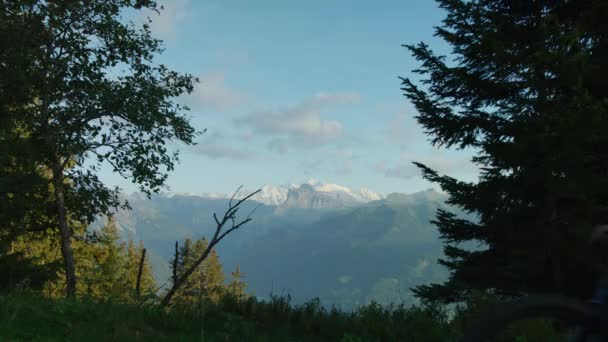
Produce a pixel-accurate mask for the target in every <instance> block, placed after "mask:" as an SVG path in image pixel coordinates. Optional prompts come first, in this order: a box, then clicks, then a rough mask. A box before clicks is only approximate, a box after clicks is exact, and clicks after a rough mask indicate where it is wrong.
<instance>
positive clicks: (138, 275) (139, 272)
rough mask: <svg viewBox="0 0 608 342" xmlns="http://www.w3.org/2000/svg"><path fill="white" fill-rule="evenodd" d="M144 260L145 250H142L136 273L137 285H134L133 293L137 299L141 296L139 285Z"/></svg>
mask: <svg viewBox="0 0 608 342" xmlns="http://www.w3.org/2000/svg"><path fill="white" fill-rule="evenodd" d="M145 260H146V249H145V248H143V249H142V251H141V260H140V261H139V270H138V271H137V284H136V285H135V292H136V293H137V297H140V296H141V291H140V285H141V274H142V273H143V270H144V262H145Z"/></svg>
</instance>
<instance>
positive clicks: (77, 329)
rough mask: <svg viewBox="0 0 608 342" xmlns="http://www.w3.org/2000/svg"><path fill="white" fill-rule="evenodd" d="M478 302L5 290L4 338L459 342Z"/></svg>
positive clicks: (0, 328)
mask: <svg viewBox="0 0 608 342" xmlns="http://www.w3.org/2000/svg"><path fill="white" fill-rule="evenodd" d="M479 306H480V304H479V299H477V303H475V305H470V307H471V309H469V310H462V309H460V310H456V311H454V313H455V316H454V317H452V318H451V319H450V318H449V316H450V315H448V312H447V310H445V309H444V308H442V307H437V306H428V305H427V306H417V307H416V306H414V307H405V306H403V305H400V306H397V305H393V306H388V307H382V306H380V305H378V304H374V303H372V304H369V305H366V306H362V307H360V308H358V309H357V310H356V311H354V312H348V313H346V312H341V311H338V310H336V309H330V310H327V309H325V308H323V307H322V306H321V304H320V302H319V301H318V300H313V301H310V302H308V303H306V304H304V305H299V306H293V305H290V302H289V298H285V297H273V298H272V299H271V300H270V301H267V302H262V301H258V300H256V299H255V298H253V297H252V298H249V299H248V300H245V301H241V302H238V301H236V300H234V298H230V297H226V298H224V299H223V300H222V301H221V302H220V303H216V304H213V303H202V302H201V303H197V304H192V305H189V306H181V307H172V308H171V309H163V308H161V307H160V306H158V305H157V304H154V303H148V304H121V303H113V302H111V301H103V302H101V301H96V300H92V299H87V298H79V299H77V300H66V299H59V300H58V299H54V300H50V299H46V298H43V297H42V296H40V295H37V294H32V293H26V292H19V293H11V294H10V295H0V341H88V342H93V341H342V342H360V341H430V342H432V341H457V340H458V339H459V338H460V337H461V335H462V329H463V327H464V326H466V325H467V324H468V323H469V322H470V320H471V319H472V317H474V316H475V313H476V312H477V311H478V310H480V309H479ZM482 306H483V305H482ZM541 333H543V334H544V332H541Z"/></svg>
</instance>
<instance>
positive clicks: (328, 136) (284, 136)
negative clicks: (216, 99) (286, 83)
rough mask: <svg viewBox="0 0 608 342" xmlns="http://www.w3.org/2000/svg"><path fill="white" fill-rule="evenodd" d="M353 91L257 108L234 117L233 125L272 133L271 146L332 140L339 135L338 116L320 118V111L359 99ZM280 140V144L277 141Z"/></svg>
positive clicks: (284, 148) (302, 145)
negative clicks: (291, 104)
mask: <svg viewBox="0 0 608 342" xmlns="http://www.w3.org/2000/svg"><path fill="white" fill-rule="evenodd" d="M358 98H359V97H358V95H356V94H339V93H320V94H317V95H316V96H315V97H313V98H312V99H309V100H307V101H304V102H302V103H300V104H299V105H297V106H294V107H291V108H285V109H281V110H275V111H270V110H269V111H260V112H254V113H252V114H249V115H246V116H243V117H240V118H236V119H235V120H234V123H235V125H236V126H240V127H247V128H249V129H250V130H251V131H252V132H253V133H255V134H258V135H262V136H267V137H272V138H274V140H273V141H271V143H270V144H269V148H271V149H272V150H275V151H278V152H281V151H286V147H284V145H286V144H289V145H296V146H299V147H315V146H320V145H325V144H327V143H330V142H333V141H335V140H336V139H338V138H339V137H341V136H342V133H343V126H342V124H341V123H340V122H338V121H337V120H328V119H323V118H322V114H321V111H322V110H323V109H325V108H326V107H329V106H331V105H335V104H345V103H346V104H348V103H353V102H355V101H357V100H358ZM279 141H280V142H281V143H280V144H281V148H277V147H278V146H279V143H278V142H279Z"/></svg>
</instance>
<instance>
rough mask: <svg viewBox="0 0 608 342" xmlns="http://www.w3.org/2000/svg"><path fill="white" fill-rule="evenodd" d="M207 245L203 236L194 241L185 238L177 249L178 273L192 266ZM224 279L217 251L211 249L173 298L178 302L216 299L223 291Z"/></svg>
mask: <svg viewBox="0 0 608 342" xmlns="http://www.w3.org/2000/svg"><path fill="white" fill-rule="evenodd" d="M207 245H208V242H207V240H206V239H205V238H202V239H199V240H196V241H194V243H193V242H192V240H191V239H190V238H188V239H186V240H185V241H184V243H183V245H182V247H180V249H179V258H178V260H179V261H178V274H181V272H183V271H184V270H186V269H188V268H189V267H190V266H192V265H193V264H194V262H195V261H196V259H197V258H198V257H199V256H201V255H202V254H203V252H204V251H205V249H206V248H207ZM224 279H225V276H224V273H223V270H222V265H221V263H220V261H219V257H218V255H217V252H216V251H215V250H212V251H211V253H210V254H209V256H208V257H207V258H206V259H205V260H204V261H203V263H202V264H201V265H200V266H199V267H197V268H196V270H195V272H194V273H193V274H192V275H191V276H190V277H189V278H188V279H187V280H186V282H185V283H184V284H183V286H182V287H181V288H180V289H179V290H178V292H177V294H176V297H175V300H176V302H178V303H196V302H198V301H199V300H202V299H205V300H212V301H218V300H219V299H220V298H221V296H222V295H223V294H224V292H225V287H224V285H223V284H224Z"/></svg>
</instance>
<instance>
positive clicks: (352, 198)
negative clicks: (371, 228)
mask: <svg viewBox="0 0 608 342" xmlns="http://www.w3.org/2000/svg"><path fill="white" fill-rule="evenodd" d="M304 188H305V190H302V191H305V192H307V193H310V194H309V195H307V196H308V197H310V196H312V195H314V194H317V195H318V196H317V197H318V198H327V199H330V198H331V199H333V200H332V201H338V202H344V203H350V202H354V203H367V202H371V201H377V200H380V199H383V198H384V197H385V196H383V195H381V194H379V193H377V192H374V191H372V190H370V189H367V188H361V189H358V190H353V189H351V188H349V187H346V186H343V185H339V184H333V183H324V182H321V181H319V180H316V179H311V180H308V181H307V182H305V183H303V184H301V185H295V184H290V185H279V186H276V185H264V186H263V187H262V188H261V189H262V191H260V192H259V193H258V194H256V195H254V196H253V197H252V199H253V200H256V201H258V202H260V203H263V204H266V205H274V206H279V205H282V204H285V202H286V201H287V199H288V194H289V192H290V190H291V191H292V192H294V191H298V189H304ZM253 191H255V190H250V189H241V190H240V191H239V193H238V194H237V195H236V196H235V198H236V199H241V198H243V197H244V196H246V195H248V194H250V193H252V192H253ZM302 191H300V192H302ZM232 195H233V193H232V192H231V193H223V192H202V193H193V192H162V193H159V194H154V195H153V197H155V198H159V197H161V198H172V197H174V196H197V197H204V198H217V199H228V198H231V197H232ZM319 196H320V197H319ZM300 197H301V196H300ZM128 198H129V199H133V200H143V199H145V195H143V194H141V193H133V194H131V195H129V196H128ZM298 201H301V199H300V200H298ZM325 202H326V200H320V201H319V202H315V203H316V204H315V205H321V206H322V205H323V204H322V203H325ZM334 205H336V204H334Z"/></svg>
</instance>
